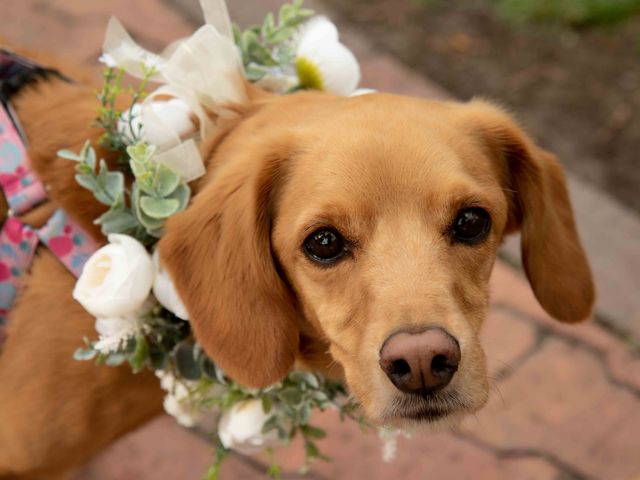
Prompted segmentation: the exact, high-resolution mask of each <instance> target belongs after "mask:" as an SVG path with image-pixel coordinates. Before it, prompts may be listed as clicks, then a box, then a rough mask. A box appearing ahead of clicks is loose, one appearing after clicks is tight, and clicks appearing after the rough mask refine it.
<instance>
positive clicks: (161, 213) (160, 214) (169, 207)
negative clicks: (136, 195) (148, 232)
mask: <svg viewBox="0 0 640 480" xmlns="http://www.w3.org/2000/svg"><path fill="white" fill-rule="evenodd" d="M140 207H141V208H142V211H143V212H144V213H145V214H147V215H148V216H150V217H151V218H158V219H161V218H162V219H164V218H168V217H170V216H171V215H173V214H174V213H176V212H177V211H178V209H179V208H180V202H179V201H178V200H176V199H174V198H156V197H150V196H148V195H142V196H141V197H140Z"/></svg>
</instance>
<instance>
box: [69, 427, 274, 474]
mask: <svg viewBox="0 0 640 480" xmlns="http://www.w3.org/2000/svg"><path fill="white" fill-rule="evenodd" d="M213 458H214V451H213V448H212V447H211V445H210V444H209V443H207V442H206V441H205V440H203V439H202V438H200V437H198V436H196V435H195V434H194V433H191V432H190V431H188V430H186V429H184V428H182V427H180V426H179V425H178V424H177V423H176V422H175V421H174V420H173V418H171V417H168V416H162V417H159V418H157V419H156V420H153V421H152V422H150V423H148V424H147V425H145V426H144V427H142V428H140V429H139V430H137V431H135V432H133V433H131V434H129V435H127V436H125V437H124V438H122V439H121V440H120V441H118V442H116V443H115V444H113V445H112V446H111V447H109V448H108V449H106V450H105V451H104V452H102V453H101V454H100V455H98V456H97V457H96V458H95V459H93V460H92V461H91V462H89V463H88V464H87V465H86V466H85V467H84V468H83V469H82V470H81V471H80V472H78V473H77V474H76V477H75V478H76V480H131V479H134V478H135V479H136V480H157V479H162V480H190V479H194V480H196V479H199V478H202V475H203V474H204V473H205V472H206V471H207V469H208V468H209V467H210V466H211V464H212V462H213ZM221 477H222V478H233V479H252V478H261V475H258V473H257V472H256V470H254V469H253V468H250V467H248V466H247V465H246V464H245V463H243V462H242V461H241V460H239V459H238V458H237V457H231V458H229V459H228V460H227V461H225V463H224V465H223V469H222V474H221Z"/></svg>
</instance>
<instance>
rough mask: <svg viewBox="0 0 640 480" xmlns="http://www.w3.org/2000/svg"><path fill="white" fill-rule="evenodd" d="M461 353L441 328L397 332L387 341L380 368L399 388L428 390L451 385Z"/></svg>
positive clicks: (417, 390)
mask: <svg viewBox="0 0 640 480" xmlns="http://www.w3.org/2000/svg"><path fill="white" fill-rule="evenodd" d="M460 355H461V354H460V346H459V345H458V341H457V340H456V339H455V338H454V337H452V336H451V335H450V334H449V333H447V332H446V331H445V330H443V329H442V328H430V329H428V330H424V331H422V332H419V333H409V332H398V333H395V334H393V335H391V336H390V337H389V338H387V340H386V341H385V342H384V344H383V346H382V349H381V350H380V367H381V368H382V370H383V371H384V372H385V373H386V374H387V376H388V377H389V380H391V382H392V383H393V384H394V385H395V386H396V388H398V389H399V390H401V391H403V392H407V393H428V392H432V391H435V390H438V389H440V388H443V387H445V386H446V385H448V384H449V382H450V381H451V379H452V378H453V375H454V374H455V373H456V370H457V369H458V364H459V363H460Z"/></svg>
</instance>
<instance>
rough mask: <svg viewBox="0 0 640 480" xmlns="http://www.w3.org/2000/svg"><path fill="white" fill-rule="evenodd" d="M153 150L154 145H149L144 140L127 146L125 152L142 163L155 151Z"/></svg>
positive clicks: (154, 148)
mask: <svg viewBox="0 0 640 480" xmlns="http://www.w3.org/2000/svg"><path fill="white" fill-rule="evenodd" d="M155 151H156V146H155V145H149V144H147V143H144V142H141V143H137V144H135V145H130V146H128V147H127V153H128V154H129V156H130V157H131V158H133V159H135V160H138V161H139V162H142V163H145V162H146V161H147V160H149V159H150V158H151V157H152V155H153V154H154V153H155Z"/></svg>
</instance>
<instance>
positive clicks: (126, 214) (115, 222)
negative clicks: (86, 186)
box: [95, 210, 139, 235]
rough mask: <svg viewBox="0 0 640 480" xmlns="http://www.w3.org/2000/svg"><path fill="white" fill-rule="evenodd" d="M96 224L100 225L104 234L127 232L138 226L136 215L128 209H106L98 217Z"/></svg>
mask: <svg viewBox="0 0 640 480" xmlns="http://www.w3.org/2000/svg"><path fill="white" fill-rule="evenodd" d="M95 223H96V224H98V225H101V226H102V232H103V233H104V234H107V235H108V234H110V233H127V232H130V231H131V230H133V229H135V228H136V227H138V225H139V224H138V221H137V220H136V217H134V216H133V214H132V213H131V212H130V211H128V210H108V211H107V212H105V213H103V214H102V215H101V216H100V217H98V218H97V219H96V221H95Z"/></svg>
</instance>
